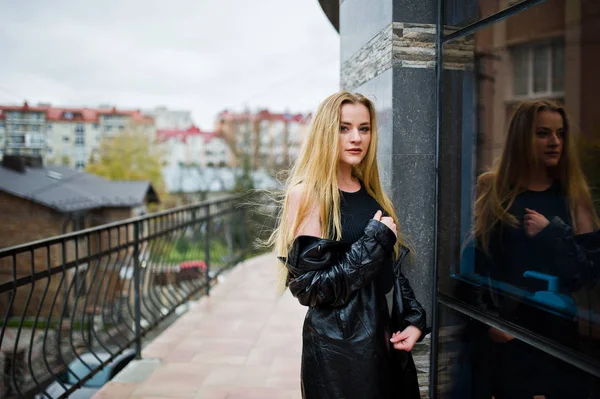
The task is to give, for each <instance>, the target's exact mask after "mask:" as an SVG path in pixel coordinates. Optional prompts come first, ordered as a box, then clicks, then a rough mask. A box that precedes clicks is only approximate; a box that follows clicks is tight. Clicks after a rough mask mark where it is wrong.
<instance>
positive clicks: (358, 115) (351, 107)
mask: <svg viewBox="0 0 600 399" xmlns="http://www.w3.org/2000/svg"><path fill="white" fill-rule="evenodd" d="M370 142H371V115H370V114H369V109H368V108H367V107H366V106H364V105H362V104H361V103H356V104H350V103H347V104H344V105H342V109H341V122H340V134H339V146H340V159H339V162H340V163H343V164H347V165H350V166H354V165H358V164H360V163H361V162H362V160H363V159H364V158H365V156H366V155H367V150H368V148H369V143H370Z"/></svg>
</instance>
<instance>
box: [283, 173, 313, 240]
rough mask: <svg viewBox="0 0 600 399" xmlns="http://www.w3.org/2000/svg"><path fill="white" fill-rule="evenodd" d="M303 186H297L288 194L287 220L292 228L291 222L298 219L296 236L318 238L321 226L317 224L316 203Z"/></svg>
mask: <svg viewBox="0 0 600 399" xmlns="http://www.w3.org/2000/svg"><path fill="white" fill-rule="evenodd" d="M308 190H309V189H308V187H306V185H305V184H302V183H301V184H297V185H295V186H294V187H291V188H290V189H289V192H288V203H287V220H288V223H290V226H292V225H293V224H294V223H293V221H294V220H295V219H296V218H297V217H300V221H299V224H298V225H297V228H296V229H295V230H296V232H295V233H296V234H295V235H296V236H297V235H300V234H303V235H314V236H317V237H318V236H320V234H321V226H320V222H319V212H318V203H317V201H316V199H315V197H314V196H313V195H311V193H310V192H308Z"/></svg>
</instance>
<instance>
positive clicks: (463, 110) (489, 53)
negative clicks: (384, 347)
mask: <svg viewBox="0 0 600 399" xmlns="http://www.w3.org/2000/svg"><path fill="white" fill-rule="evenodd" d="M454 3H457V2H453V1H450V0H446V1H445V2H444V4H445V18H446V19H445V24H446V26H447V27H448V26H450V27H456V26H460V25H464V24H465V23H463V22H465V21H469V22H473V20H474V19H475V20H477V19H479V18H481V17H487V16H491V17H489V22H490V23H489V24H487V25H486V24H484V26H483V27H482V28H481V29H480V30H478V31H475V32H471V34H470V35H463V36H462V37H460V38H458V39H456V40H452V41H449V42H444V43H443V52H442V60H443V65H444V68H443V70H442V73H441V82H439V84H440V85H441V98H440V101H441V105H440V107H441V115H440V125H441V130H440V154H439V156H440V159H439V163H440V165H441V167H440V176H439V178H440V180H439V183H440V190H439V208H438V211H439V213H438V216H439V220H438V222H439V223H438V226H439V228H438V282H437V283H438V292H437V298H438V317H437V322H438V327H439V328H438V343H439V347H438V351H437V393H438V397H452V398H453V397H456V398H492V397H494V398H496V399H502V398H533V397H534V396H538V397H546V398H588V397H599V395H600V386H599V385H600V282H598V279H599V277H600V230H599V229H600V220H599V219H598V213H599V212H600V190H599V189H600V111H598V110H597V104H598V102H597V100H596V96H597V95H598V93H600V67H599V65H600V1H589V0H547V1H546V2H542V3H539V2H534V1H524V2H523V3H531V4H533V3H539V4H536V5H533V6H532V7H530V8H527V9H524V10H523V11H521V12H519V13H517V14H515V15H513V16H511V17H509V18H506V19H503V20H498V21H495V20H494V16H493V15H494V14H495V13H497V12H499V11H501V10H503V9H505V8H506V7H509V6H511V5H513V4H514V3H518V2H514V1H512V2H511V1H488V0H479V1H470V2H469V1H467V2H459V3H460V4H454ZM467 4H470V6H469V7H470V8H469V7H467ZM449 7H450V8H449ZM452 7H455V8H454V9H452ZM465 10H467V11H468V12H467V11H465ZM469 18H471V19H469ZM453 31H456V29H453Z"/></svg>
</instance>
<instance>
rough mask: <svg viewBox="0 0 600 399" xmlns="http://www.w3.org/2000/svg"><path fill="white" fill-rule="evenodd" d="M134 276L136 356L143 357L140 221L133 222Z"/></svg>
mask: <svg viewBox="0 0 600 399" xmlns="http://www.w3.org/2000/svg"><path fill="white" fill-rule="evenodd" d="M133 276H134V277H133V278H134V292H135V299H134V301H135V302H134V313H135V352H136V358H137V359H141V358H142V306H141V294H140V290H141V270H140V229H139V222H135V223H134V224H133Z"/></svg>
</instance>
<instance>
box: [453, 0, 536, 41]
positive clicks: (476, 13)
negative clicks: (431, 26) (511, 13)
mask: <svg viewBox="0 0 600 399" xmlns="http://www.w3.org/2000/svg"><path fill="white" fill-rule="evenodd" d="M523 1H525V0H508V1H498V0H494V1H491V0H485V1H482V0H444V25H446V26H447V27H451V28H455V29H456V28H462V27H465V26H467V25H471V24H473V23H475V22H477V21H479V20H480V19H483V18H487V17H489V16H491V15H493V14H496V13H497V12H500V11H502V10H504V9H506V8H508V7H509V6H512V5H515V4H518V3H522V2H523ZM449 33H450V32H449Z"/></svg>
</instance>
